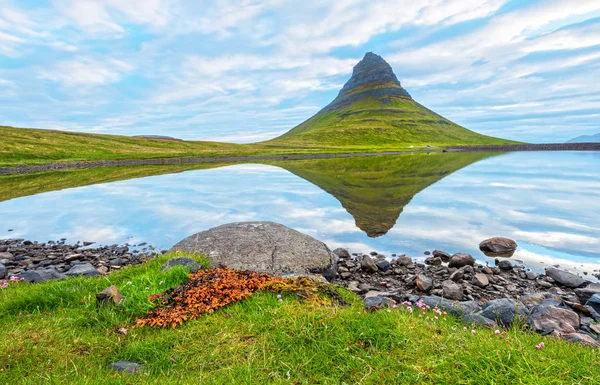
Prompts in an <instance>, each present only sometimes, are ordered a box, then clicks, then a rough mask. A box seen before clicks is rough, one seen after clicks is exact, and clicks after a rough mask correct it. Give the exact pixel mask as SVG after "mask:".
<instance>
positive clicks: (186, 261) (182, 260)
mask: <svg viewBox="0 0 600 385" xmlns="http://www.w3.org/2000/svg"><path fill="white" fill-rule="evenodd" d="M173 266H183V267H184V268H186V269H187V270H188V271H189V272H190V273H195V272H197V271H198V270H200V267H201V266H200V264H199V263H198V262H196V261H194V260H193V259H191V258H188V257H177V258H171V259H169V260H168V261H167V262H165V264H164V265H162V267H161V270H162V271H167V270H169V269H170V268H172V267H173Z"/></svg>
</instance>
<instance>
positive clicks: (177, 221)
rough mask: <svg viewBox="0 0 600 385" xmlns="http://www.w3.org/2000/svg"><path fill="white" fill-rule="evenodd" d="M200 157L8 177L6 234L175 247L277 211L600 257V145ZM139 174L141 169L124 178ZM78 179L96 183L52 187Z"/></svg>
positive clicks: (404, 237)
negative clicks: (227, 159)
mask: <svg viewBox="0 0 600 385" xmlns="http://www.w3.org/2000/svg"><path fill="white" fill-rule="evenodd" d="M465 166H467V167H465ZM190 167H191V166H190V165H186V166H185V167H178V166H144V167H135V168H119V169H99V170H76V171H61V172H55V173H47V174H38V175H24V176H9V177H6V176H5V177H0V199H9V200H6V201H4V202H0V218H2V220H1V222H0V223H2V228H1V229H0V236H1V237H22V238H29V239H34V240H40V241H44V240H49V239H57V238H62V237H65V238H68V239H69V240H72V241H77V240H86V241H96V242H101V243H121V242H130V243H139V242H142V241H146V242H149V243H151V244H154V245H156V246H158V247H162V248H169V247H170V246H172V245H173V244H174V243H176V242H177V241H179V240H180V239H182V238H184V237H186V236H188V235H190V234H192V233H194V232H198V231H201V230H204V229H207V228H210V227H213V226H216V225H219V224H223V223H227V222H234V221H245V220H271V221H275V222H279V223H283V224H285V225H287V226H290V227H293V228H295V229H297V230H299V231H302V232H305V233H308V234H310V235H312V236H315V237H317V238H319V239H321V240H323V241H324V242H326V243H327V244H328V245H329V246H330V247H332V248H334V247H339V246H344V247H348V248H350V249H352V251H361V252H367V251H370V250H378V251H380V252H384V253H387V254H391V253H407V254H409V255H411V256H422V253H423V251H424V250H431V249H433V248H440V249H445V250H446V251H448V252H458V251H463V252H469V253H471V254H473V255H474V256H476V257H477V258H478V259H480V260H482V261H486V260H488V261H490V259H489V258H487V257H485V256H484V255H483V254H482V253H481V252H480V251H479V250H478V244H479V242H480V241H481V240H483V239H486V238H489V237H492V236H506V237H510V238H513V239H515V240H516V241H517V242H518V243H519V245H520V247H519V249H518V250H517V253H516V254H515V255H514V256H513V258H514V259H519V260H523V261H524V262H526V263H527V264H528V265H529V266H531V267H533V268H535V269H541V268H543V267H544V266H547V265H549V264H560V265H562V266H564V267H568V268H577V269H579V270H587V271H592V270H594V269H597V268H598V266H600V251H599V250H600V226H599V225H598V224H597V212H598V211H597V207H598V206H597V202H598V201H599V198H600V174H599V172H598V170H600V157H598V154H597V153H513V154H505V155H501V156H489V154H432V155H430V156H427V155H424V154H421V155H417V154H415V155H406V156H393V157H375V158H350V159H327V160H325V159H324V160H307V161H289V162H283V163H277V164H269V165H258V164H244V165H233V166H231V165H204V167H214V168H210V169H208V168H207V169H203V170H191V171H185V170H188V169H189V168H190ZM179 171H185V172H181V173H178V174H168V173H172V172H179ZM163 173H167V174H164V175H160V174H163ZM146 175H153V176H149V177H145V178H142V176H146ZM298 176H300V177H301V178H299V177H298ZM127 178H137V179H129V180H123V181H116V180H119V179H127ZM111 181H116V182H112V183H106V182H111ZM94 183H102V184H94ZM86 185H87V186H86ZM69 186H84V187H77V188H70V189H65V190H57V191H51V190H55V189H63V188H67V187H69ZM43 191H49V192H46V193H43V194H37V195H32V196H22V197H20V198H15V197H16V196H19V195H28V194H35V193H39V192H43ZM11 198H12V199H11ZM10 228H12V229H14V232H7V230H8V229H10ZM373 237H375V238H373Z"/></svg>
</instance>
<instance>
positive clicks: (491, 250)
mask: <svg viewBox="0 0 600 385" xmlns="http://www.w3.org/2000/svg"><path fill="white" fill-rule="evenodd" d="M479 250H481V251H483V252H484V254H486V255H488V254H499V255H510V256H512V254H514V252H515V250H517V242H515V241H513V240H512V239H510V238H503V237H494V238H490V239H486V240H485V241H482V242H481V243H480V244H479Z"/></svg>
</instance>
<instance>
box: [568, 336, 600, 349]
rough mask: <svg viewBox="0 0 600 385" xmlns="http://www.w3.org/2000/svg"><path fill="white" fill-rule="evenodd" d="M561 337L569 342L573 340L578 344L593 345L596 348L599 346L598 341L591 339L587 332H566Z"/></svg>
mask: <svg viewBox="0 0 600 385" xmlns="http://www.w3.org/2000/svg"><path fill="white" fill-rule="evenodd" d="M563 338H564V339H565V340H566V341H569V342H575V343H579V344H584V345H589V346H593V347H596V348H598V347H600V343H598V341H596V340H595V339H593V338H592V337H591V336H588V335H587V334H583V333H571V334H566V335H564V336H563Z"/></svg>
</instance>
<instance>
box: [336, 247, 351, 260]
mask: <svg viewBox="0 0 600 385" xmlns="http://www.w3.org/2000/svg"><path fill="white" fill-rule="evenodd" d="M333 254H335V255H337V256H338V257H340V258H344V259H349V258H350V253H349V252H348V250H346V249H342V248H338V249H335V250H333Z"/></svg>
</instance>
